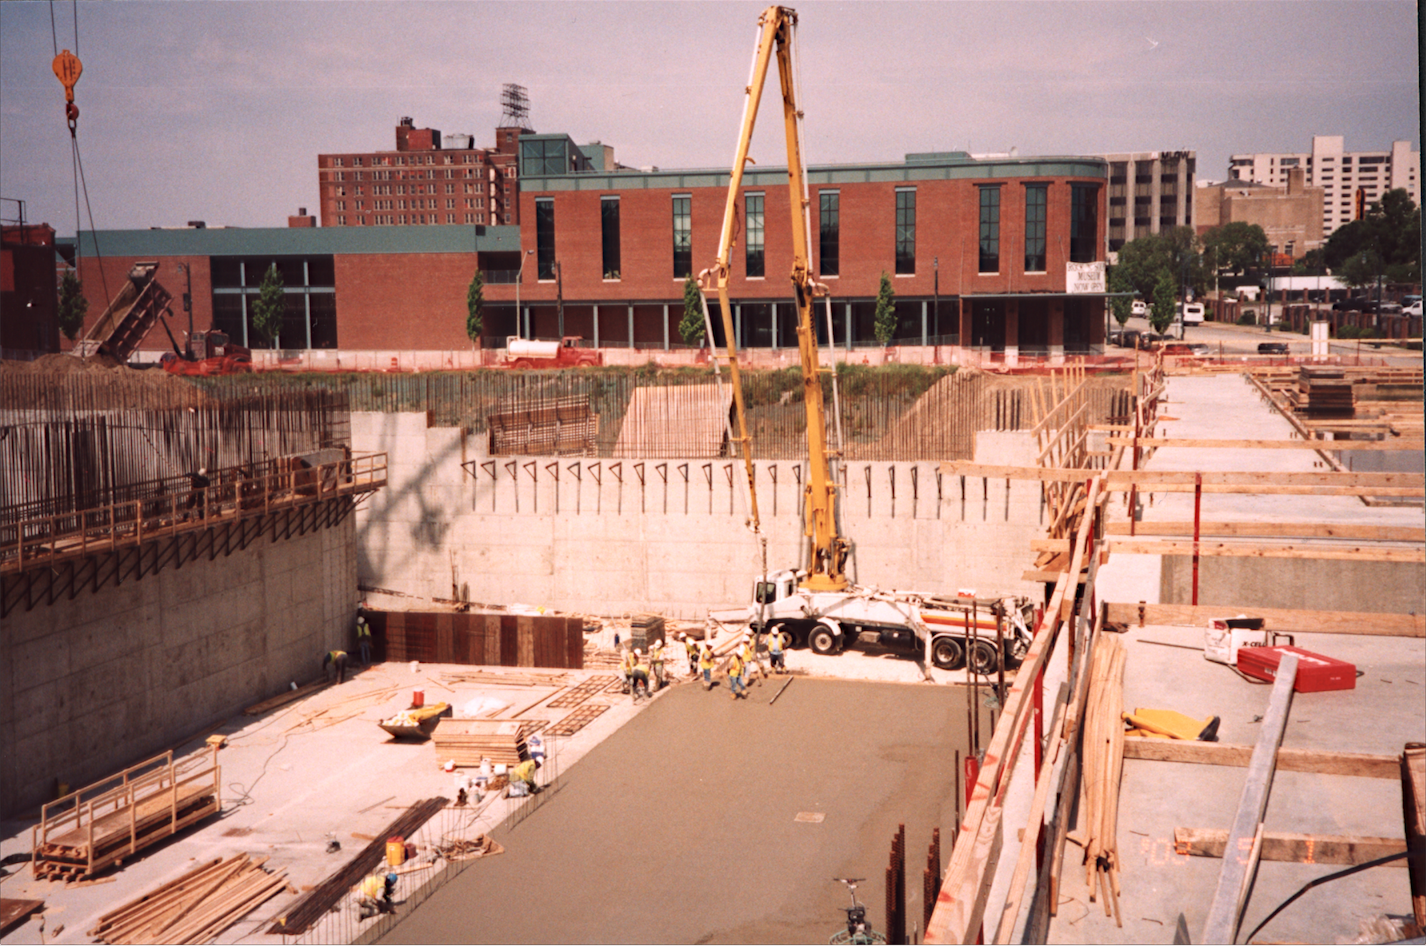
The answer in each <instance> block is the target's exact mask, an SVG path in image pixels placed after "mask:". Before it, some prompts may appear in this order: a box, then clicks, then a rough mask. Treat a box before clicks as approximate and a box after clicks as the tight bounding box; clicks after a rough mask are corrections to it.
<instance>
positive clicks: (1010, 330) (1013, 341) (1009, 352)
mask: <svg viewBox="0 0 1426 946" xmlns="http://www.w3.org/2000/svg"><path fill="white" fill-rule="evenodd" d="M1005 364H1007V365H1008V366H1010V367H1011V368H1014V367H1015V366H1016V365H1018V364H1020V300H1019V299H1007V300H1005Z"/></svg>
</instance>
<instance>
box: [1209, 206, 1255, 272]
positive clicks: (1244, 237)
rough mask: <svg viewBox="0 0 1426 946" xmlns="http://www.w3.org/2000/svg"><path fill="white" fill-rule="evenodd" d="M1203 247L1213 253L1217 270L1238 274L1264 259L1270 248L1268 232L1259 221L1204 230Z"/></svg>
mask: <svg viewBox="0 0 1426 946" xmlns="http://www.w3.org/2000/svg"><path fill="white" fill-rule="evenodd" d="M1203 249H1204V252H1206V253H1209V254H1211V256H1212V259H1213V265H1214V267H1215V268H1216V269H1217V270H1218V271H1220V272H1222V271H1225V270H1226V271H1227V272H1229V273H1232V274H1233V275H1235V276H1236V275H1239V274H1240V273H1243V272H1246V271H1247V270H1248V269H1249V268H1250V267H1252V266H1254V265H1256V264H1257V263H1258V261H1260V260H1261V259H1262V258H1263V254H1264V253H1266V252H1267V250H1268V235H1267V234H1266V233H1264V232H1263V228H1262V227H1260V226H1258V225H1257V224H1256V223H1244V222H1243V221H1241V220H1235V221H1233V222H1232V223H1225V224H1224V225H1223V226H1221V227H1214V228H1213V229H1212V230H1209V231H1208V232H1207V233H1205V234H1204V235H1203Z"/></svg>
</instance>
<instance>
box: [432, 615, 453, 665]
mask: <svg viewBox="0 0 1426 946" xmlns="http://www.w3.org/2000/svg"><path fill="white" fill-rule="evenodd" d="M451 618H452V615H450V614H437V615H436V653H435V662H436V663H438V664H449V663H455V662H456V659H455V638H454V635H453V633H452V628H453V622H452V621H451Z"/></svg>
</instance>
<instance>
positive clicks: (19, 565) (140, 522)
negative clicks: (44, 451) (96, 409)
mask: <svg viewBox="0 0 1426 946" xmlns="http://www.w3.org/2000/svg"><path fill="white" fill-rule="evenodd" d="M204 479H206V480H207V482H206V483H203V482H201V481H194V480H192V479H189V481H188V483H187V486H188V488H187V489H185V490H183V491H172V490H170V489H169V488H167V487H168V484H169V483H170V482H171V480H170V481H159V482H157V483H156V484H143V483H140V484H134V486H133V489H134V490H135V491H136V492H138V493H140V494H145V493H146V494H147V495H146V497H145V498H136V499H132V500H126V501H123V502H116V503H109V504H106V505H103V506H96V507H94V508H90V509H81V510H76V511H73V512H62V513H49V514H47V513H45V512H44V511H43V509H42V508H41V507H42V505H43V504H30V505H29V506H28V507H26V506H20V507H8V508H6V509H0V570H4V571H11V570H15V571H18V570H21V569H24V568H28V567H31V566H33V565H37V564H43V563H49V562H54V561H57V560H59V559H63V558H67V557H70V556H82V555H86V554H89V553H90V552H94V551H108V550H111V549H114V548H117V547H120V546H129V545H137V544H139V543H141V542H144V541H146V540H149V539H153V538H159V537H162V536H172V535H177V534H179V533H181V532H187V531H190V530H194V529H199V528H204V527H206V526H207V525H209V524H211V523H213V522H217V521H221V520H233V519H242V518H246V517H249V516H257V515H263V514H266V513H268V512H271V511H274V510H276V509H280V508H291V507H293V506H299V505H303V504H308V503H317V502H320V501H322V500H324V499H331V498H334V497H337V496H351V495H357V494H361V493H367V492H370V491H372V490H375V489H378V488H380V487H382V486H384V485H385V484H386V454H385V453H374V454H368V455H365V456H360V457H351V458H348V459H342V460H338V461H335V462H331V463H322V464H316V465H310V464H307V463H306V462H305V461H303V460H301V459H300V458H296V457H289V458H283V459H278V460H270V461H267V462H265V463H261V464H245V465H244V466H240V467H230V468H228V469H224V470H217V471H214V472H213V473H212V474H211V475H209V476H206V477H204ZM149 486H152V488H146V487H149Z"/></svg>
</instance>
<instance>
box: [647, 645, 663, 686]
mask: <svg viewBox="0 0 1426 946" xmlns="http://www.w3.org/2000/svg"><path fill="white" fill-rule="evenodd" d="M649 669H650V670H651V671H652V679H653V681H654V684H655V686H654V690H655V692H657V691H658V690H662V689H663V688H664V682H665V681H664V671H663V640H662V639H660V640H656V641H654V642H653V644H652V645H651V646H650V647H649Z"/></svg>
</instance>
